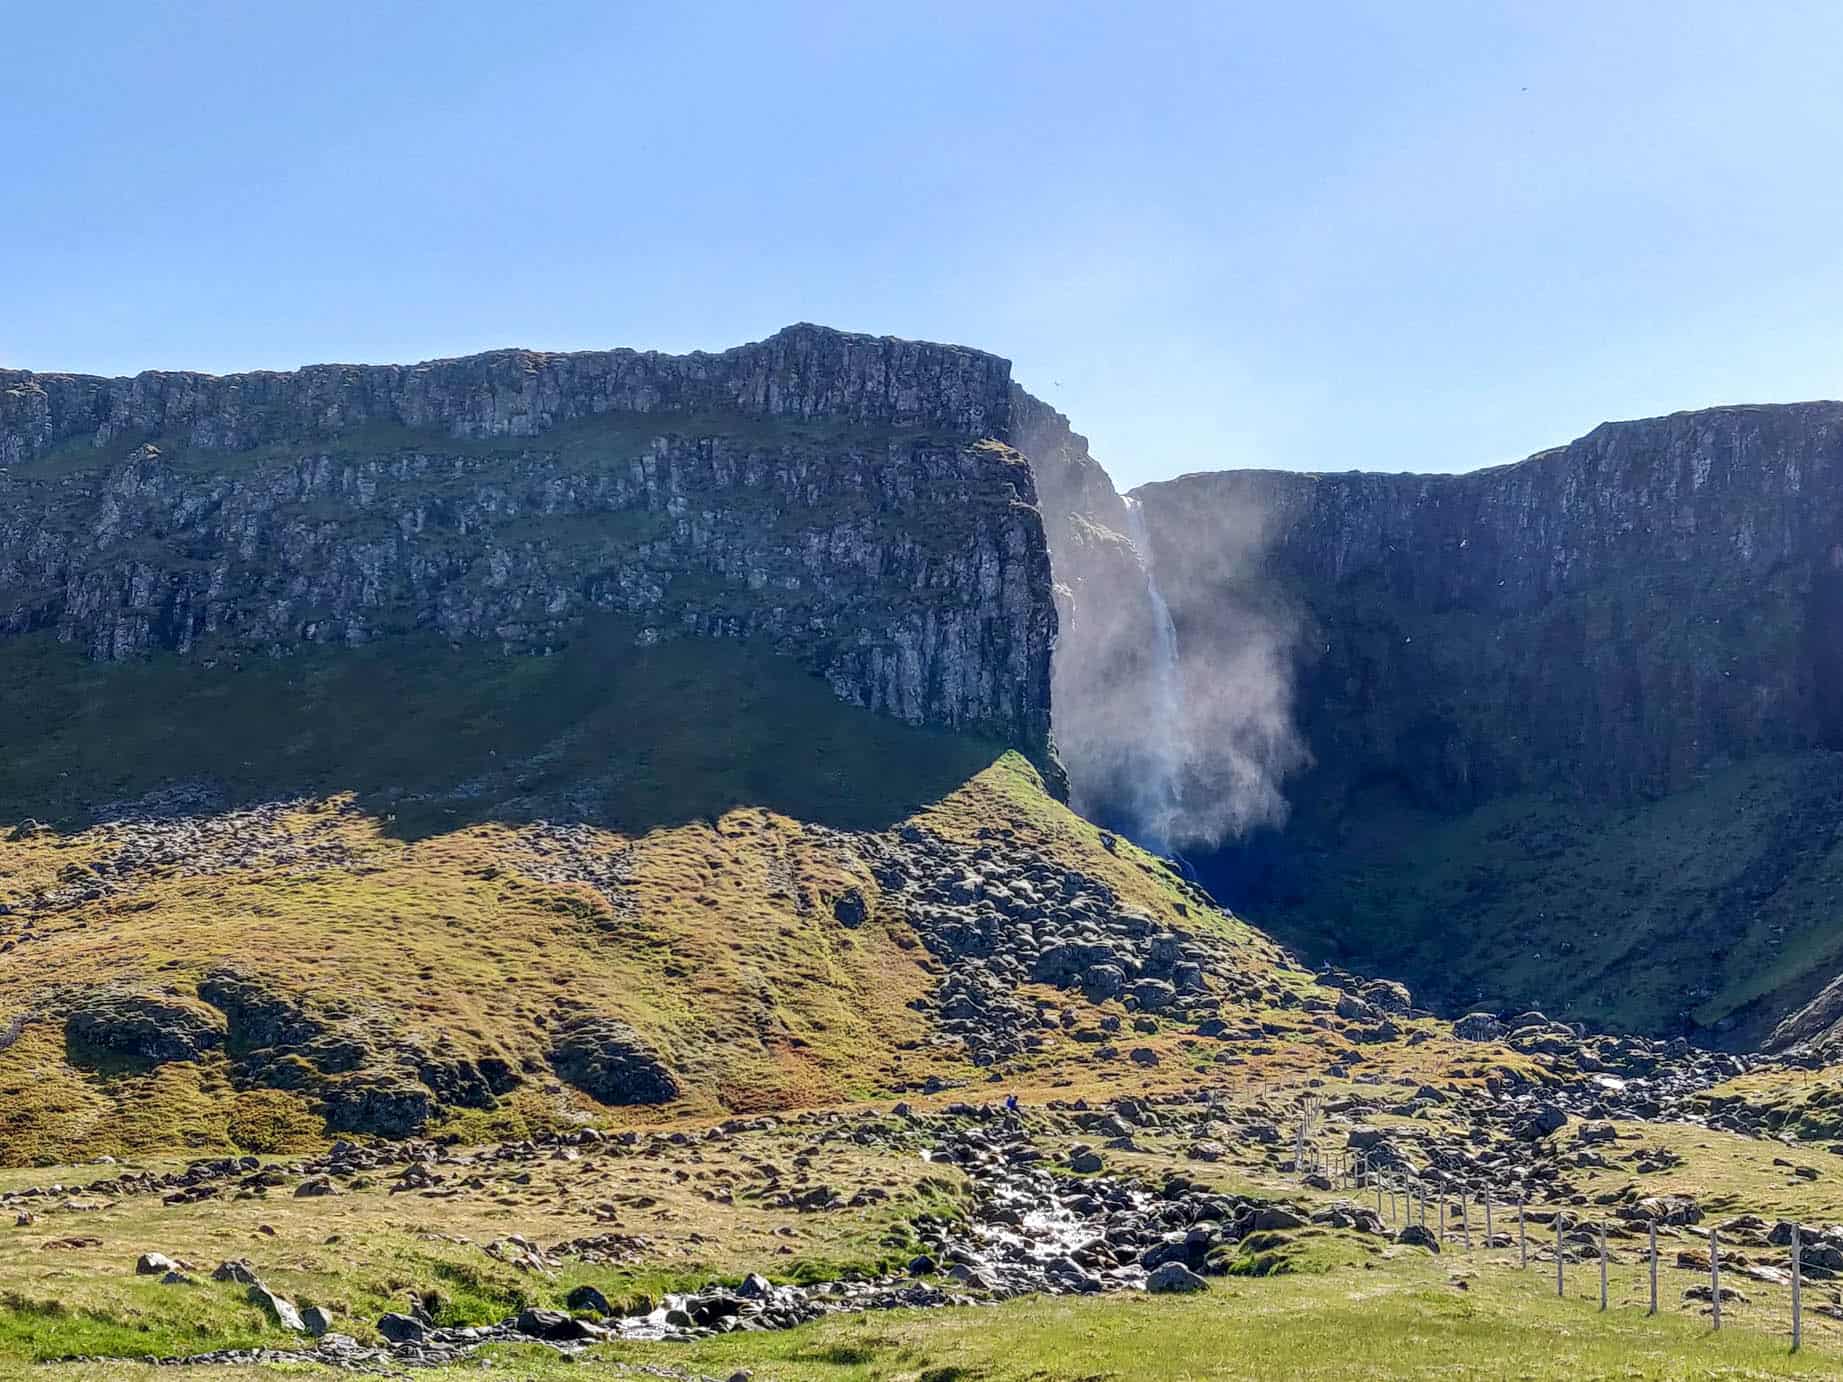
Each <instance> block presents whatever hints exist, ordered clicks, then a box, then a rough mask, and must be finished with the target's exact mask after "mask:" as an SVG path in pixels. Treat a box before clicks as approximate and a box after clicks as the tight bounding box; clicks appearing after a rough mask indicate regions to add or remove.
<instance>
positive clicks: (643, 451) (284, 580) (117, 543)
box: [0, 326, 1056, 768]
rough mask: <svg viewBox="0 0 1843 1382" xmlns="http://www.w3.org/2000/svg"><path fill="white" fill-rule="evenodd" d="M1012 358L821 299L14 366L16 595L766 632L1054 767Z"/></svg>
mask: <svg viewBox="0 0 1843 1382" xmlns="http://www.w3.org/2000/svg"><path fill="white" fill-rule="evenodd" d="M1009 373H1010V367H1009V365H1008V364H1007V362H1005V361H1004V360H1001V359H998V358H997V357H995V356H991V355H986V354H983V353H980V352H978V351H972V350H965V349H960V348H956V347H951V346H940V345H930V344H924V343H918V342H909V341H899V340H895V339H891V338H881V339H877V338H871V337H866V336H854V335H847V334H844V333H840V332H835V331H829V330H825V329H822V328H818V327H811V326H797V327H792V328H789V329H788V330H786V331H783V332H781V333H779V334H778V335H776V336H774V337H772V338H771V339H769V340H766V341H762V342H759V343H757V344H754V345H748V346H743V347H740V348H738V349H735V350H731V351H726V352H723V353H721V354H694V355H688V356H682V357H681V356H668V355H661V354H658V353H654V352H636V351H629V350H616V351H606V352H591V353H582V354H568V355H556V354H543V353H536V352H528V351H501V352H496V353H493V354H489V355H482V356H476V357H472V358H468V359H459V360H443V361H435V362H431V363H428V364H423V365H415V366H382V367H373V366H337V365H329V366H317V367H313V368H308V369H303V370H299V371H296V372H292V373H280V374H275V373H259V374H248V375H232V376H226V377H212V376H205V375H196V374H169V373H160V374H143V375H139V376H136V377H135V378H132V379H100V378H88V377H80V376H71V375H45V374H30V373H23V372H18V371H4V372H0V515H3V516H0V629H4V630H5V631H6V632H8V633H12V634H19V633H25V632H29V631H35V630H41V629H52V630H56V632H57V633H58V635H59V636H60V637H61V638H63V639H65V640H67V641H71V642H75V643H78V644H81V645H82V646H84V647H85V648H87V649H88V650H89V651H90V652H91V653H92V654H93V655H94V656H95V657H97V658H101V659H123V658H130V657H137V656H140V655H143V654H146V653H150V652H154V651H157V650H178V651H182V652H183V651H189V650H193V649H196V648H211V649H226V648H228V649H241V650H261V651H264V652H283V651H286V650H288V649H289V648H290V647H293V646H296V645H301V644H308V643H337V644H358V643H368V642H375V641H377V640H379V639H384V638H388V637H391V636H393V635H397V634H402V633H407V632H417V631H421V632H435V633H439V634H441V635H445V636H447V637H449V638H451V639H455V640H471V639H478V640H488V641H491V642H494V643H497V644H500V645H504V646H508V647H513V648H518V649H525V650H533V651H542V650H544V649H546V648H550V647H554V646H556V645H559V644H561V643H564V642H566V641H567V640H568V639H569V638H571V637H572V636H573V634H574V631H575V630H576V629H578V628H579V627H580V621H581V620H582V619H583V618H584V616H587V615H592V614H616V615H620V616H622V617H624V618H626V619H627V620H629V621H630V622H631V623H632V624H634V625H636V626H637V627H638V629H639V633H638V638H639V639H640V640H641V641H642V642H653V641H657V640H660V639H665V638H670V637H676V636H681V635H693V636H705V637H726V638H747V639H758V640H765V641H766V642H768V643H770V644H772V645H773V646H775V647H777V648H779V649H780V650H782V651H785V652H787V653H790V654H792V655H794V656H796V657H798V658H799V659H800V660H801V661H803V662H805V663H806V664H807V665H809V666H810V667H812V668H813V669H814V670H815V671H817V672H819V673H820V674H822V675H823V676H824V677H825V678H826V679H827V681H829V682H830V684H831V685H832V687H833V688H834V689H835V690H836V692H837V693H838V694H839V695H840V696H841V697H843V698H844V699H845V700H847V701H850V702H852V703H854V704H857V705H861V706H866V707H869V708H871V709H874V710H877V711H881V712H884V713H887V714H890V715H892V716H896V717H898V718H900V719H903V720H907V721H911V722H915V723H921V724H929V725H937V726H943V727H948V728H952V729H955V730H959V731H965V732H969V733H975V734H979V735H984V736H987V737H990V738H994V739H997V740H999V741H1001V742H1004V743H1008V744H1011V745H1014V746H1016V747H1019V748H1022V749H1024V750H1026V751H1027V752H1028V753H1029V754H1030V755H1031V756H1032V757H1033V758H1034V759H1036V760H1037V761H1038V763H1039V764H1040V765H1045V766H1051V767H1052V768H1053V758H1052V756H1051V753H1050V748H1049V699H1050V685H1049V680H1050V655H1051V648H1052V645H1053V643H1054V640H1055V633H1056V615H1055V608H1054V604H1053V600H1052V595H1051V581H1050V563H1049V557H1048V552H1047V549H1046V546H1045V543H1044V537H1043V531H1042V524H1041V521H1040V519H1039V517H1038V514H1037V511H1036V508H1035V507H1034V506H1035V502H1036V494H1035V489H1034V485H1033V482H1032V476H1031V473H1030V469H1029V467H1028V465H1027V464H1026V463H1025V462H1024V460H1023V459H1022V458H1021V457H1020V456H1019V455H1018V454H1017V453H1016V452H1015V451H1012V450H1011V449H1010V448H1009V447H1008V446H1006V445H1005V444H1004V443H1003V440H1002V439H1003V438H1004V437H1005V436H1006V435H1007V431H1008V426H1009V417H1010V410H1011V406H1012V390H1011V385H1010V379H1009Z"/></svg>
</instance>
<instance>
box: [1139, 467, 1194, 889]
mask: <svg viewBox="0 0 1843 1382" xmlns="http://www.w3.org/2000/svg"><path fill="white" fill-rule="evenodd" d="M1126 535H1127V537H1128V538H1129V539H1131V541H1132V544H1133V546H1134V548H1136V549H1137V550H1138V553H1139V562H1140V565H1141V566H1142V567H1144V569H1145V583H1146V595H1147V597H1148V598H1149V599H1150V601H1151V605H1152V618H1153V620H1154V621H1155V624H1156V627H1155V629H1154V632H1153V637H1154V640H1155V651H1156V655H1157V659H1158V662H1157V666H1156V667H1155V668H1154V669H1153V674H1152V676H1153V680H1152V714H1153V723H1151V724H1149V725H1147V726H1146V727H1145V730H1146V737H1145V746H1146V760H1147V775H1146V780H1145V781H1144V782H1142V783H1141V784H1140V786H1139V790H1138V792H1137V793H1136V794H1135V797H1136V800H1135V803H1134V810H1135V814H1136V815H1137V816H1138V818H1139V833H1140V837H1141V838H1140V841H1139V843H1140V844H1142V845H1144V846H1145V847H1146V848H1147V849H1151V850H1154V851H1156V852H1157V853H1159V854H1169V853H1170V852H1171V848H1172V837H1173V834H1174V833H1175V831H1176V827H1177V824H1178V818H1179V815H1180V814H1181V811H1182V803H1183V781H1184V776H1183V775H1184V758H1185V740H1186V734H1185V728H1184V723H1185V722H1184V683H1183V680H1182V678H1181V676H1180V675H1179V670H1178V660H1177V659H1178V648H1177V625H1176V624H1175V623H1173V622H1172V619H1171V609H1170V607H1169V606H1168V605H1166V603H1165V597H1164V594H1163V593H1162V592H1161V591H1160V590H1159V588H1158V572H1157V570H1156V568H1155V567H1154V566H1153V562H1152V542H1151V538H1150V535H1149V534H1148V533H1147V532H1146V526H1145V513H1144V511H1143V509H1142V508H1141V507H1140V504H1139V501H1138V500H1137V499H1134V498H1133V497H1132V496H1131V495H1128V496H1126Z"/></svg>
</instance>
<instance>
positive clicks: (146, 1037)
mask: <svg viewBox="0 0 1843 1382" xmlns="http://www.w3.org/2000/svg"><path fill="white" fill-rule="evenodd" d="M64 1030H65V1034H66V1036H67V1037H68V1038H69V1039H70V1040H71V1041H72V1042H74V1043H77V1044H79V1045H82V1046H89V1047H93V1048H96V1049H99V1050H104V1051H110V1052H113V1053H115V1054H116V1055H119V1056H126V1057H128V1058H129V1059H131V1060H139V1061H146V1062H148V1063H150V1064H154V1065H159V1064H164V1063H165V1062H167V1061H195V1060H198V1059H199V1058H200V1057H202V1056H204V1055H205V1054H206V1053H207V1052H209V1051H213V1050H216V1049H217V1048H218V1047H220V1046H222V1045H223V1044H224V1018H223V1016H222V1015H221V1014H219V1013H217V1012H215V1011H213V1010H212V1009H211V1008H208V1007H206V1006H205V1005H204V1004H203V1003H198V1002H194V1001H193V1000H191V999H188V998H183V997H179V996H176V995H172V994H159V993H119V992H113V991H108V990H105V991H103V992H99V993H91V994H86V995H85V996H84V997H83V999H82V1000H81V1001H80V1002H79V1003H78V1005H77V1006H76V1007H75V1008H74V1009H73V1010H72V1011H71V1013H70V1015H69V1016H68V1017H67V1018H66V1019H65V1023H64Z"/></svg>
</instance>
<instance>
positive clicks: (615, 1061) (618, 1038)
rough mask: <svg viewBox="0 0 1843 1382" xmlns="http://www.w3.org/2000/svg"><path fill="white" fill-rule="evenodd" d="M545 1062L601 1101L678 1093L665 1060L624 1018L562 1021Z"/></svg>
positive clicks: (650, 1099) (642, 1100)
mask: <svg viewBox="0 0 1843 1382" xmlns="http://www.w3.org/2000/svg"><path fill="white" fill-rule="evenodd" d="M550 1063H551V1065H552V1066H553V1067H554V1068H555V1069H556V1072H557V1074H558V1075H559V1076H561V1077H562V1078H563V1079H564V1080H566V1081H567V1082H569V1083H570V1084H573V1085H575V1086H576V1088H578V1089H580V1090H581V1091H582V1092H583V1093H585V1094H587V1095H589V1096H590V1097H591V1098H593V1099H596V1100H598V1101H600V1102H601V1103H604V1104H667V1103H670V1102H671V1101H672V1100H674V1099H676V1098H677V1097H678V1095H679V1085H678V1080H677V1079H676V1078H675V1077H674V1076H673V1074H672V1072H671V1071H670V1070H668V1069H667V1068H666V1065H665V1062H664V1061H662V1060H661V1059H660V1058H659V1056H658V1055H657V1054H656V1053H655V1052H654V1051H653V1050H652V1049H651V1048H650V1047H648V1046H647V1045H646V1043H645V1042H644V1041H643V1040H641V1038H640V1034H639V1033H638V1032H636V1031H634V1029H633V1028H632V1027H629V1026H628V1025H627V1024H626V1023H625V1022H619V1021H616V1020H615V1019H614V1018H611V1017H581V1018H577V1019H575V1020H574V1021H572V1022H569V1023H568V1024H566V1025H565V1026H564V1027H563V1028H562V1029H561V1030H560V1031H559V1032H558V1033H557V1037H556V1042H555V1044H554V1045H553V1046H552V1047H551V1051H550Z"/></svg>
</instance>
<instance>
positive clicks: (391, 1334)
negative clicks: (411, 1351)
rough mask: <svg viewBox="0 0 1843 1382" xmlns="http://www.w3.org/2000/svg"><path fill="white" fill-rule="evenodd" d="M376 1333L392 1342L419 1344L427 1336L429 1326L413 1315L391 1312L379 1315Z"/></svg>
mask: <svg viewBox="0 0 1843 1382" xmlns="http://www.w3.org/2000/svg"><path fill="white" fill-rule="evenodd" d="M378 1333H379V1334H382V1335H383V1336H384V1337H385V1338H386V1339H387V1340H389V1341H390V1342H391V1343H393V1344H419V1343H421V1342H422V1341H423V1340H424V1339H426V1338H428V1337H429V1327H428V1326H427V1325H426V1324H424V1323H423V1322H422V1321H421V1320H419V1319H416V1318H414V1317H413V1316H410V1315H399V1314H395V1313H392V1314H389V1315H383V1316H380V1317H379V1319H378Z"/></svg>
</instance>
